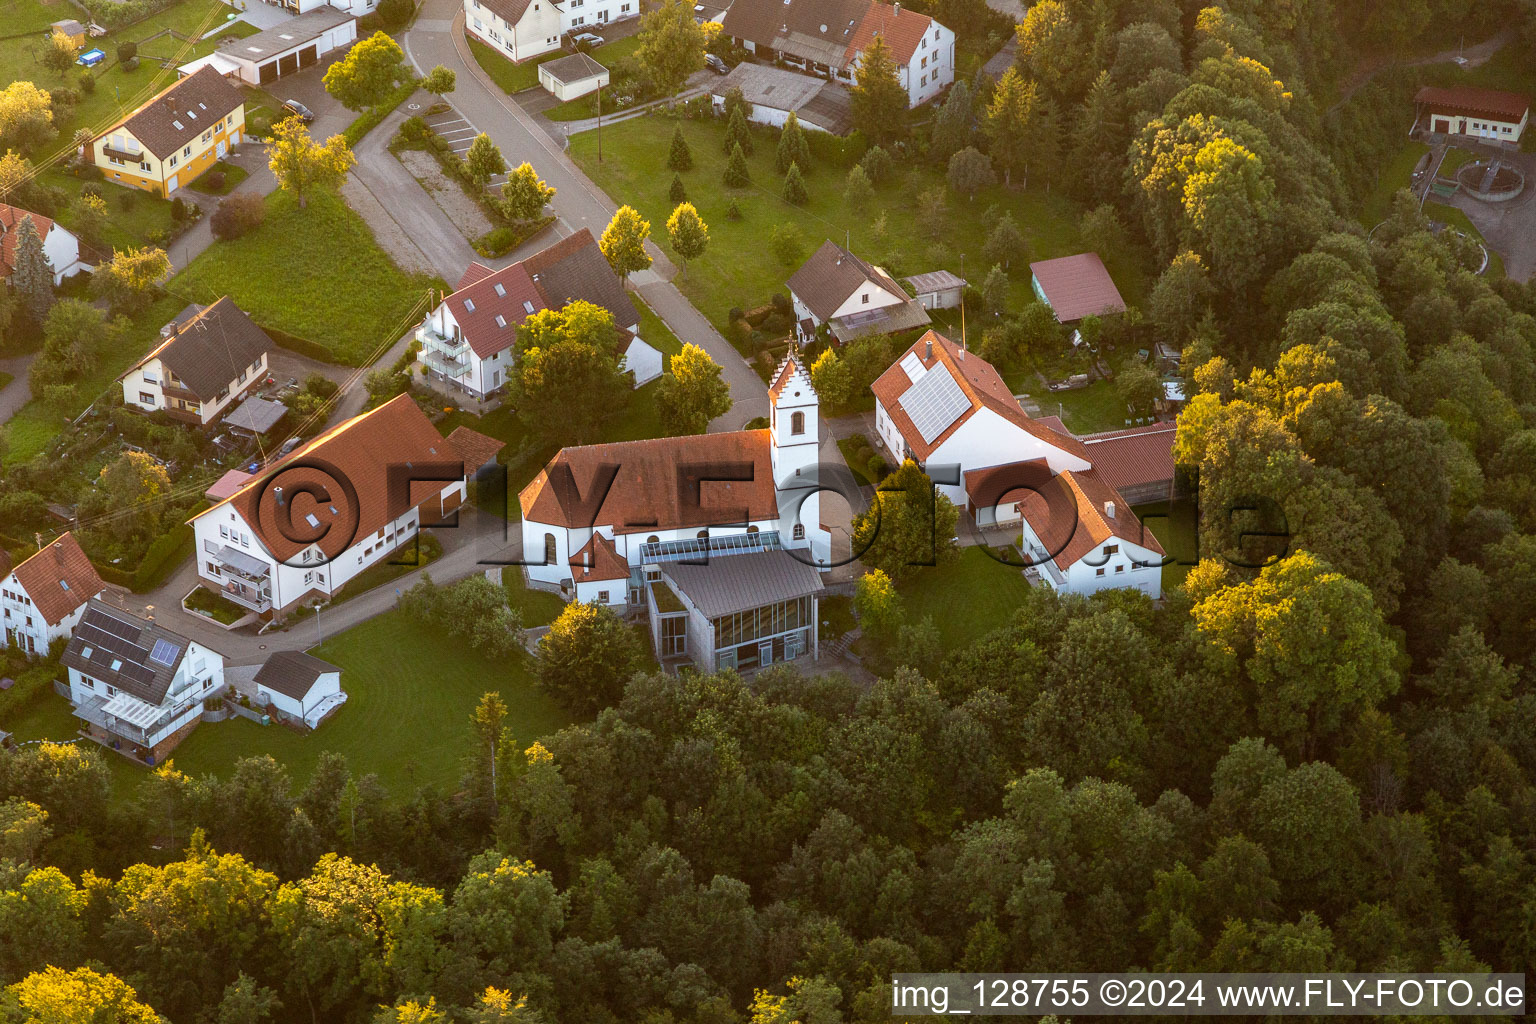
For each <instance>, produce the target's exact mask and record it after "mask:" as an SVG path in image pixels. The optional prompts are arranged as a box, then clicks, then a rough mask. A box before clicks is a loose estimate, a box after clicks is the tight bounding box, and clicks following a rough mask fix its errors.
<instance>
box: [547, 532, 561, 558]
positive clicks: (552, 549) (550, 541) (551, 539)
mask: <svg viewBox="0 0 1536 1024" xmlns="http://www.w3.org/2000/svg"><path fill="white" fill-rule="evenodd" d="M558 551H559V547H558V545H556V543H555V535H554V534H552V533H546V534H545V535H544V564H545V565H554V564H555V557H556V554H557V552H558Z"/></svg>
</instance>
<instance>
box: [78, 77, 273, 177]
mask: <svg viewBox="0 0 1536 1024" xmlns="http://www.w3.org/2000/svg"><path fill="white" fill-rule="evenodd" d="M244 131H245V97H244V96H243V95H242V94H241V92H240V90H239V89H238V88H236V87H235V86H234V85H232V84H231V83H230V82H229V80H228V79H226V78H225V77H224V76H223V75H221V74H219V73H218V71H216V70H214V69H213V68H212V67H204V68H202V69H201V70H199V71H198V72H196V73H195V74H191V75H188V76H187V77H186V78H183V79H181V80H180V81H178V82H176V83H175V84H173V85H171V86H170V87H169V88H167V89H165V90H164V91H163V92H161V93H160V94H159V95H158V96H156V97H155V98H154V99H152V100H150V101H149V102H148V103H146V104H144V105H143V106H142V107H140V108H139V109H138V110H135V111H134V112H133V113H132V114H129V115H128V116H127V117H126V118H124V119H123V120H122V121H120V122H118V123H117V124H116V125H114V126H112V127H111V128H109V129H107V131H106V132H105V133H103V134H102V135H100V136H99V137H97V138H96V140H95V141H94V142H92V143H91V153H92V158H93V160H94V162H95V164H96V166H97V167H100V168H101V170H102V173H103V174H104V175H105V176H106V180H107V181H110V182H113V183H114V184H118V185H124V186H126V187H128V188H138V189H144V190H146V191H149V192H154V193H155V194H156V195H159V196H162V197H169V196H170V194H171V193H172V192H175V191H176V190H177V189H178V188H181V187H182V186H183V185H188V184H191V183H192V182H193V181H195V180H196V179H197V177H198V176H199V175H200V174H202V173H203V172H204V171H206V170H207V169H208V168H210V167H212V166H213V165H214V163H215V162H217V161H218V160H219V159H220V158H222V157H223V156H224V155H225V154H227V153H228V152H229V151H230V149H232V148H233V147H235V146H237V145H239V144H240V140H241V138H242V137H243V134H244Z"/></svg>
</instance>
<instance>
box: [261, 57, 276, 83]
mask: <svg viewBox="0 0 1536 1024" xmlns="http://www.w3.org/2000/svg"><path fill="white" fill-rule="evenodd" d="M275 81H277V61H275V60H269V61H267V62H266V63H265V64H263V65H262V66H261V84H262V85H266V84H267V83H268V82H275Z"/></svg>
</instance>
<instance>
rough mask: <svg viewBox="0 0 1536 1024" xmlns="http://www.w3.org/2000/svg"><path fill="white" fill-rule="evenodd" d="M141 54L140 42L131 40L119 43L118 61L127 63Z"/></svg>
mask: <svg viewBox="0 0 1536 1024" xmlns="http://www.w3.org/2000/svg"><path fill="white" fill-rule="evenodd" d="M138 55H139V44H138V43H135V42H133V41H132V40H129V41H127V42H122V43H118V44H117V61H118V63H119V64H126V63H128V62H129V61H131V60H133V59H134V58H135V57H137V56H138Z"/></svg>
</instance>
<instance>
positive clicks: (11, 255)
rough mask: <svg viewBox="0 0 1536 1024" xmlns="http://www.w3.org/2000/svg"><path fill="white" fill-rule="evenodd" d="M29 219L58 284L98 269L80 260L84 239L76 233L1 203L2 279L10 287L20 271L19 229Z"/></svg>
mask: <svg viewBox="0 0 1536 1024" xmlns="http://www.w3.org/2000/svg"><path fill="white" fill-rule="evenodd" d="M27 218H31V220H32V226H33V227H34V228H36V229H37V237H38V238H40V239H42V242H43V256H44V258H46V259H47V260H48V266H49V268H50V269H52V271H53V283H54V284H55V285H60V284H63V283H64V279H65V278H66V277H73V276H74V275H75V274H78V273H81V272H82V271H91V270H94V269H96V268H95V267H93V266H91V265H90V264H89V263H87V262H85V261H84V260H83V259H81V258H80V239H78V238H76V237H75V234H74V232H72V231H70V230H69V229H68V228H66V227H64V226H63V225H61V224H59V223H58V222H56V221H53V220H51V219H49V218H47V217H44V216H43V215H42V214H40V213H33V212H32V211H30V210H23V209H21V208H20V207H18V206H7V205H6V204H4V203H0V279H3V280H4V281H5V282H6V283H7V284H9V283H10V280H11V274H13V273H14V272H15V271H16V244H17V241H18V238H19V236H18V234H17V229H18V228H20V227H21V223H22V221H23V220H26V219H27Z"/></svg>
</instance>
